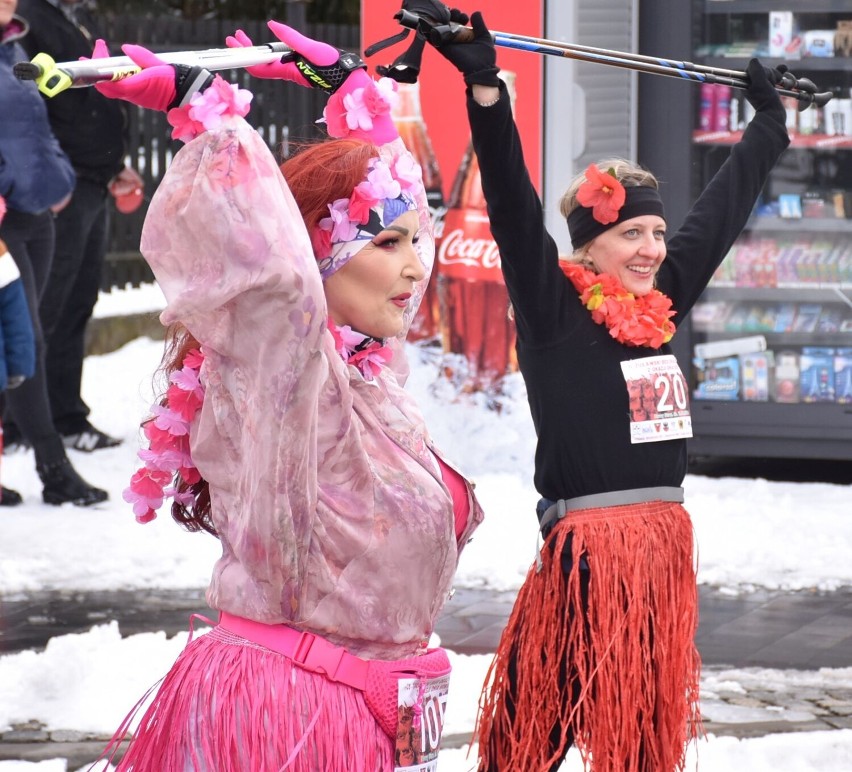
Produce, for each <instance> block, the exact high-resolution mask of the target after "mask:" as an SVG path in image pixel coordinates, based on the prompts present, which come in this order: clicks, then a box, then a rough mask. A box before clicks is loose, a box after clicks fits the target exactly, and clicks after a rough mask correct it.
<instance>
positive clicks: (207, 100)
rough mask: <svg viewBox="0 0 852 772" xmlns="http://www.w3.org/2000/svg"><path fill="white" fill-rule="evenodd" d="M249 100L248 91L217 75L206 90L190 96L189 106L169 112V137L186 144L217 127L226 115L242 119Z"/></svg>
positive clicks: (175, 108) (245, 113)
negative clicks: (170, 135)
mask: <svg viewBox="0 0 852 772" xmlns="http://www.w3.org/2000/svg"><path fill="white" fill-rule="evenodd" d="M251 100H252V93H251V91H247V90H246V89H243V88H239V87H238V86H236V85H235V84H233V83H228V82H227V81H226V80H224V79H223V78H222V77H221V76H219V75H217V76H216V77H215V78H214V79H213V82H212V83H211V84H210V86H209V87H208V88H206V89H205V90H204V91H197V92H196V93H194V94H193V95H192V96H191V97H190V100H189V104H188V105H184V106H183V107H173V108H172V109H171V110H169V112H168V115H167V116H166V117H167V119H168V121H169V123H170V124H171V126H172V127H173V130H172V138H173V139H179V140H181V141H183V142H189V141H190V140H191V139H195V138H196V137H197V136H198V135H199V134H203V133H204V132H205V131H208V130H213V129H218V128H220V127H221V126H222V124H223V122H224V119H225V118H226V117H227V116H230V115H238V116H240V117H245V116H246V115H248V111H249V109H250V104H251Z"/></svg>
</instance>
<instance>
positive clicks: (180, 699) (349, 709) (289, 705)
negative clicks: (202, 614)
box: [106, 627, 393, 772]
mask: <svg viewBox="0 0 852 772" xmlns="http://www.w3.org/2000/svg"><path fill="white" fill-rule="evenodd" d="M143 702H144V698H143V700H141V701H140V704H141V703H143ZM135 712H136V711H135V710H134V712H133V713H131V715H130V716H128V717H127V719H125V722H124V724H123V725H122V727H121V728H120V729H119V730H118V732H116V736H115V737H114V738H113V742H112V743H111V747H113V746H115V745H117V743H118V742H120V740H121V739H122V737H123V736H124V734H125V732H126V730H127V729H128V727H129V725H130V723H131V721H132V720H133V717H134V714H135ZM110 750H111V748H108V749H107V751H106V753H107V754H108V753H109V752H110ZM117 769H118V770H134V772H190V771H191V772H279V770H282V771H283V770H286V772H320V771H321V772H352V770H356V769H357V770H364V771H365V772H386V770H389V769H393V744H392V742H391V740H390V738H389V737H388V736H387V734H386V733H385V732H384V731H383V730H382V729H381V727H380V726H379V724H378V723H377V722H376V720H375V719H374V718H373V715H372V714H371V713H370V710H369V708H368V707H367V705H366V703H365V701H364V695H363V693H362V692H359V691H357V690H356V689H353V688H352V687H349V686H345V685H342V684H339V683H335V682H332V681H330V680H328V679H327V678H325V677H324V676H322V675H318V674H316V673H310V672H308V671H307V670H303V669H301V668H299V667H298V666H297V665H295V664H293V662H292V660H290V659H289V658H287V657H285V656H283V655H281V654H278V653H276V652H273V651H270V650H269V649H266V648H264V647H262V646H259V645H257V644H255V643H252V642H250V641H247V640H246V639H244V638H240V637H239V636H236V635H233V634H232V633H229V632H228V631H226V630H223V629H222V628H220V627H216V628H214V629H213V630H212V631H211V632H209V633H207V634H206V635H203V636H201V637H199V638H197V639H196V640H194V641H192V642H191V643H190V644H189V645H188V646H187V647H186V648H185V649H184V650H183V652H182V653H181V655H180V656H179V657H178V659H177V661H176V662H175V664H174V665H173V666H172V669H171V670H170V671H169V673H168V675H166V677H165V679H164V680H163V682H162V685H161V686H160V688H159V691H158V692H157V696H156V697H155V698H154V701H153V703H152V704H151V705H150V707H149V708H148V710H147V711H146V712H145V715H144V716H143V718H142V721H141V723H140V725H139V728H138V729H137V731H136V732H134V737H133V739H132V740H131V742H130V745H129V747H128V749H127V752H126V753H125V755H124V758H123V759H122V760H121V763H119V764H118V767H117Z"/></svg>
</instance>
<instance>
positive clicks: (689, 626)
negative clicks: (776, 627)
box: [477, 501, 702, 772]
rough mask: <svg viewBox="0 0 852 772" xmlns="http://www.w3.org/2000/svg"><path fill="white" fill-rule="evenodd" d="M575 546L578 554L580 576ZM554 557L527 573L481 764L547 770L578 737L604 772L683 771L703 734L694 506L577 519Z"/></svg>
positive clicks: (644, 507)
mask: <svg viewBox="0 0 852 772" xmlns="http://www.w3.org/2000/svg"><path fill="white" fill-rule="evenodd" d="M566 542H570V543H569V544H568V546H567V547H566ZM563 549H568V550H570V554H571V557H572V565H573V569H572V570H571V571H570V572H569V573H568V574H567V575H566V573H565V572H564V571H563V568H562V564H561V559H560V556H561V555H562V552H563ZM581 557H584V558H585V560H586V561H587V562H588V565H589V569H590V571H589V573H587V574H586V576H587V578H588V596H587V597H585V593H584V589H585V588H584V587H583V584H584V582H581V574H583V573H585V572H581V571H579V570H577V567H578V565H579V563H580V559H581ZM542 561H543V567H542V569H541V571H537V570H536V566H535V565H533V566H532V568H531V569H530V571H529V574H528V575H527V578H526V581H525V582H524V585H523V587H522V588H521V590H520V592H519V594H518V598H517V600H516V601H515V605H514V608H513V610H512V614H511V617H510V618H509V622H508V624H507V626H506V629H505V630H504V632H503V636H502V638H501V641H500V645H499V647H498V650H497V653H496V655H495V658H494V661H493V662H492V665H491V668H490V669H489V672H488V676H487V677H486V682H485V688H484V690H483V693H482V697H481V699H480V713H479V717H478V722H477V733H478V739H479V769H480V770H506V771H508V770H512V772H543V771H545V770H548V769H550V768H551V767H552V766H553V765H555V764H556V763H557V762H559V760H560V759H562V758H563V757H564V755H565V753H566V752H567V750H568V748H569V746H570V744H571V741H572V738H573V742H574V743H575V744H576V745H577V748H578V750H579V751H580V754H581V756H582V758H583V763H584V768H586V769H588V768H591V769H594V770H595V771H596V772H674V771H675V770H683V768H684V764H685V755H686V746H687V743H688V742H689V741H690V740H691V739H692V738H694V737H697V736H698V735H699V734H701V732H702V727H701V717H700V713H699V707H698V688H699V677H700V673H701V662H700V658H699V655H698V652H697V650H696V648H695V644H694V637H695V632H696V628H697V625H698V602H697V588H696V578H695V560H694V555H693V538H692V525H691V522H690V520H689V515H688V514H687V512H686V510H685V509H684V508H683V507H682V506H681V505H680V504H675V503H668V502H659V501H654V502H649V503H642V504H630V505H624V506H616V507H605V508H600V509H585V510H579V511H575V512H569V513H568V515H567V516H566V517H565V518H564V519H563V520H561V521H559V523H558V524H557V525H556V527H555V528H554V529H553V531H552V532H551V533H550V535H549V537H548V540H547V543H546V545H545V548H544V549H543V550H542ZM575 610H576V612H575ZM583 610H585V611H583ZM510 666H511V667H512V668H513V670H515V672H517V674H518V677H517V678H511V677H510V672H509V671H510ZM507 700H508V701H509V702H510V703H511V704H510V706H507ZM512 714H514V718H513V715H512ZM554 729H555V732H556V734H555V735H552V733H553V732H554Z"/></svg>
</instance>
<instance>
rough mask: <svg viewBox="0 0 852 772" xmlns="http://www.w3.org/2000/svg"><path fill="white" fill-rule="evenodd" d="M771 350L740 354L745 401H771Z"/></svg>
mask: <svg viewBox="0 0 852 772" xmlns="http://www.w3.org/2000/svg"><path fill="white" fill-rule="evenodd" d="M772 365H773V357H772V352H771V351H762V352H759V353H756V354H740V367H741V372H742V395H743V401H745V402H767V401H769V379H770V373H771V371H772Z"/></svg>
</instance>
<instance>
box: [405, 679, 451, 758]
mask: <svg viewBox="0 0 852 772" xmlns="http://www.w3.org/2000/svg"><path fill="white" fill-rule="evenodd" d="M449 690H450V677H449V675H445V676H438V677H437V678H429V679H426V680H425V681H422V682H421V681H420V680H419V679H416V678H403V679H400V681H399V697H398V700H397V707H398V715H399V722H398V724H397V728H396V748H395V750H394V772H435V770H437V769H438V751H439V750H440V749H441V735H442V733H443V731H444V710H445V709H446V707H447V695H448V694H449ZM417 705H419V706H420V715H419V720H418V716H417V710H416V707H415V706H417Z"/></svg>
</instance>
